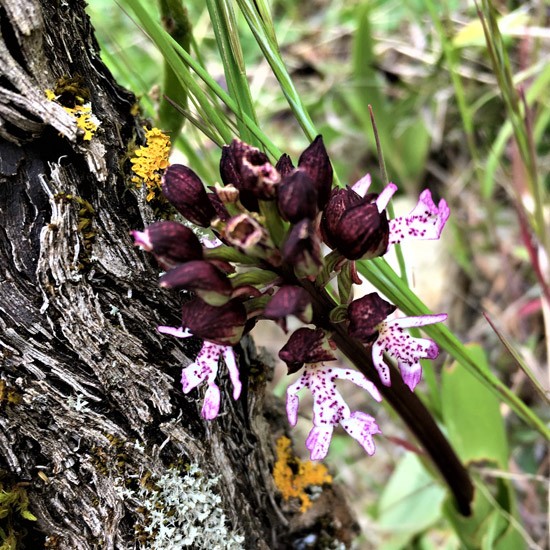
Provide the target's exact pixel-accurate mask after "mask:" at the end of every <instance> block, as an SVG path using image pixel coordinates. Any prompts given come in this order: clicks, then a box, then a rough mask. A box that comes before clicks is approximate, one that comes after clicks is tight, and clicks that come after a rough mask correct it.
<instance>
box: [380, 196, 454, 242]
mask: <svg viewBox="0 0 550 550" xmlns="http://www.w3.org/2000/svg"><path fill="white" fill-rule="evenodd" d="M449 215H450V210H449V207H448V205H447V203H446V202H445V200H443V199H441V200H440V201H439V204H438V205H437V206H436V205H435V204H434V202H433V200H432V194H431V192H430V190H429V189H425V190H424V191H423V192H422V193H421V195H420V197H419V200H418V204H417V205H416V206H415V208H414V209H413V210H412V211H411V212H410V213H409V214H408V215H407V216H401V217H398V218H395V219H394V220H390V241H389V244H395V243H399V242H401V241H403V240H404V239H406V238H415V239H424V240H426V239H439V237H440V235H441V232H442V231H443V228H444V227H445V224H446V223H447V220H448V219H449Z"/></svg>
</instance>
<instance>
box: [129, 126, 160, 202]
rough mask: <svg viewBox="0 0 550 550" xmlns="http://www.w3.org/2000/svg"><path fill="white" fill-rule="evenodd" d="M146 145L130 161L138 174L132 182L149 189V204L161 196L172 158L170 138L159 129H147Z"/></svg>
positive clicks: (137, 150) (147, 198)
mask: <svg viewBox="0 0 550 550" xmlns="http://www.w3.org/2000/svg"><path fill="white" fill-rule="evenodd" d="M145 139H146V144H145V145H142V146H141V147H139V148H138V149H136V151H135V153H134V157H133V158H132V159H130V162H131V163H132V170H133V172H134V174H136V175H135V176H134V177H133V178H132V182H133V183H135V184H136V187H138V188H140V187H141V186H142V185H144V184H145V187H146V188H147V197H146V200H147V202H149V201H151V200H153V199H154V198H158V197H159V196H160V184H161V177H162V174H163V172H164V170H166V168H168V157H169V156H170V138H169V137H168V136H167V135H166V134H163V133H162V132H161V131H160V130H159V129H158V128H151V130H147V128H146V129H145Z"/></svg>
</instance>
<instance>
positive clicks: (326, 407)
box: [286, 364, 382, 460]
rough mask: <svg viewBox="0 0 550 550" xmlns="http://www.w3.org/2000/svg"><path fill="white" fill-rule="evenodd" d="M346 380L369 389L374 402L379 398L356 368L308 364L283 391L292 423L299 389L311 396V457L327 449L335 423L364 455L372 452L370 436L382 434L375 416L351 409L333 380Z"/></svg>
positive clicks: (373, 387)
mask: <svg viewBox="0 0 550 550" xmlns="http://www.w3.org/2000/svg"><path fill="white" fill-rule="evenodd" d="M337 379H341V380H349V381H350V382H353V383H354V384H356V385H357V386H359V387H361V388H363V389H364V390H366V391H368V392H369V393H370V394H371V395H372V397H373V398H374V399H375V400H376V401H381V400H382V397H381V396H380V393H379V392H378V390H377V389H376V387H375V386H374V384H373V383H372V382H370V381H369V380H367V378H366V377H365V376H364V375H363V374H361V373H360V372H358V371H355V370H351V369H346V368H336V367H327V366H324V365H319V364H308V365H306V366H305V368H304V371H303V373H302V375H301V376H300V378H298V380H296V382H294V383H293V384H291V385H290V386H289V387H288V388H287V390H286V399H287V400H286V412H287V416H288V421H289V423H290V425H291V426H295V425H296V422H297V420H298V406H299V398H298V395H297V393H298V391H300V390H301V389H303V388H308V389H309V390H310V391H311V393H312V395H313V428H312V429H311V431H310V432H309V436H308V438H307V441H306V447H307V448H308V449H309V452H310V456H311V460H322V459H323V458H325V456H326V455H327V452H328V448H329V445H330V441H331V438H332V432H333V430H334V427H335V426H336V425H338V424H340V426H342V428H344V430H346V431H347V432H348V434H349V435H351V436H352V437H353V438H354V439H356V440H357V441H358V442H359V444H360V445H361V446H362V447H363V449H365V451H366V452H367V454H369V455H372V454H374V451H375V445H374V440H373V437H372V436H373V435H374V434H378V433H381V432H380V429H379V428H378V425H377V424H376V421H375V419H374V418H373V417H372V416H370V415H368V414H366V413H363V412H360V411H355V412H351V410H350V408H349V406H348V405H347V404H346V402H345V401H344V398H343V397H342V395H341V394H340V392H339V391H338V389H337V388H336V384H335V380H337Z"/></svg>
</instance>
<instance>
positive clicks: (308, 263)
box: [283, 218, 323, 280]
mask: <svg viewBox="0 0 550 550" xmlns="http://www.w3.org/2000/svg"><path fill="white" fill-rule="evenodd" d="M283 260H285V261H286V262H287V263H289V264H290V265H292V266H293V267H294V273H295V274H296V276H297V277H298V278H299V279H302V278H308V279H310V280H314V279H315V277H316V276H317V274H318V273H319V271H320V269H321V267H322V265H323V261H322V259H321V243H320V241H319V237H318V236H317V233H316V231H315V224H314V222H313V221H312V220H309V219H307V218H306V219H303V220H302V221H300V222H298V223H297V224H296V225H294V226H293V227H292V229H291V230H290V233H289V234H288V237H287V239H286V241H285V243H284V245H283Z"/></svg>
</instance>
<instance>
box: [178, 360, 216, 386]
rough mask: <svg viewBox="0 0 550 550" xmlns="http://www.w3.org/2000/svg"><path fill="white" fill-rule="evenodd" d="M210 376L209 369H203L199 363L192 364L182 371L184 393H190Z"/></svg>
mask: <svg viewBox="0 0 550 550" xmlns="http://www.w3.org/2000/svg"><path fill="white" fill-rule="evenodd" d="M209 374H210V370H209V369H203V368H201V366H200V365H197V363H191V364H190V365H189V366H188V367H185V368H184V369H183V370H182V371H181V387H182V390H183V393H189V392H190V391H191V390H192V389H194V388H196V387H197V386H198V385H199V384H201V383H202V382H204V381H205V380H206V378H207V377H208V375H209Z"/></svg>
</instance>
